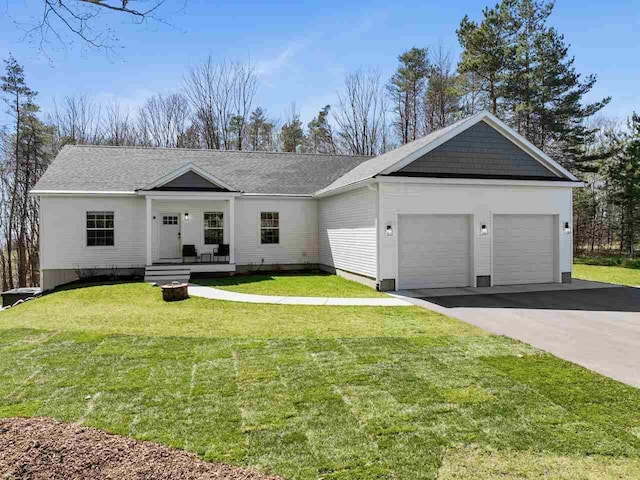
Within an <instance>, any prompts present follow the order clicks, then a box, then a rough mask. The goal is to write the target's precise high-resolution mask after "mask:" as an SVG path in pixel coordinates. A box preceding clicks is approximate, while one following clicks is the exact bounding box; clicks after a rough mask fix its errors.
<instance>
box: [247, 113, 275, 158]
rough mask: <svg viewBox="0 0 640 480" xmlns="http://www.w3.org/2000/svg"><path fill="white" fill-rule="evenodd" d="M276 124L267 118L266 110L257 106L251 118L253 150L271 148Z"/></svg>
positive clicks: (250, 133) (250, 130) (250, 132)
mask: <svg viewBox="0 0 640 480" xmlns="http://www.w3.org/2000/svg"><path fill="white" fill-rule="evenodd" d="M274 128H275V125H274V123H273V122H272V121H270V120H269V119H268V118H267V115H266V112H265V111H264V109H262V108H261V107H257V108H256V109H255V110H254V111H253V112H251V116H250V118H249V128H248V130H249V145H250V147H251V150H254V151H258V150H271V149H272V148H273V130H274Z"/></svg>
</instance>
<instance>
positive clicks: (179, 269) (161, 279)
mask: <svg viewBox="0 0 640 480" xmlns="http://www.w3.org/2000/svg"><path fill="white" fill-rule="evenodd" d="M190 279H191V269H190V268H189V267H185V266H184V265H148V266H147V267H146V268H145V272H144V281H145V282H148V283H155V284H158V285H164V284H167V283H171V282H180V283H188V282H189V280H190Z"/></svg>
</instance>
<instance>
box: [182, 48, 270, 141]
mask: <svg viewBox="0 0 640 480" xmlns="http://www.w3.org/2000/svg"><path fill="white" fill-rule="evenodd" d="M257 86H258V81H257V77H256V74H255V71H254V68H253V66H252V65H251V64H250V63H244V62H227V61H224V62H222V63H220V64H216V63H214V61H213V58H212V57H211V55H209V56H208V57H207V59H206V60H205V61H204V62H203V63H202V64H200V65H198V66H196V67H192V68H190V69H189V71H188V73H187V75H186V77H185V94H186V96H187V98H188V99H189V101H190V103H191V108H192V110H193V112H194V117H195V122H196V123H197V124H198V128H199V131H200V132H201V133H202V136H203V143H204V146H205V147H206V148H212V149H216V150H220V149H222V150H231V149H237V150H242V149H243V148H244V143H243V142H244V138H245V136H246V129H247V124H248V122H249V115H250V113H251V107H252V103H253V100H254V98H255V94H256V91H257ZM232 118H233V119H234V120H233V124H232Z"/></svg>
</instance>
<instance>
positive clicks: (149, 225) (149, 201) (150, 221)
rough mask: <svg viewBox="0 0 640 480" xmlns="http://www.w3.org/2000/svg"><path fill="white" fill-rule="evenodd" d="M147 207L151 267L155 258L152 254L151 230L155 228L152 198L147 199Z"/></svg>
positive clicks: (148, 257)
mask: <svg viewBox="0 0 640 480" xmlns="http://www.w3.org/2000/svg"><path fill="white" fill-rule="evenodd" d="M145 201H146V207H147V265H151V264H152V263H153V256H152V252H151V242H152V241H151V230H152V228H153V227H152V226H153V222H152V220H153V212H152V210H151V202H152V201H153V200H151V198H150V197H145Z"/></svg>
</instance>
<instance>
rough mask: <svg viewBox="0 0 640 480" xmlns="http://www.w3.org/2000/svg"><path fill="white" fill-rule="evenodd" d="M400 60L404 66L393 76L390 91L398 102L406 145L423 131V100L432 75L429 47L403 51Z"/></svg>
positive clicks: (400, 129)
mask: <svg viewBox="0 0 640 480" xmlns="http://www.w3.org/2000/svg"><path fill="white" fill-rule="evenodd" d="M398 60H399V61H400V66H399V67H398V69H397V71H396V73H394V74H393V76H392V77H391V80H390V81H389V84H388V85H387V91H388V92H389V94H390V96H391V99H392V101H393V105H394V107H393V108H394V111H395V114H396V120H395V125H396V129H397V131H398V135H399V136H400V139H401V141H402V143H403V144H404V143H408V142H410V141H412V140H415V139H416V138H418V136H419V134H420V131H419V124H420V121H419V116H420V113H421V110H422V107H421V101H422V99H423V98H424V93H425V87H426V82H427V78H428V76H429V60H428V58H427V49H426V48H416V47H413V48H412V49H411V50H407V51H406V52H404V53H402V54H401V55H400V56H399V57H398Z"/></svg>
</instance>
